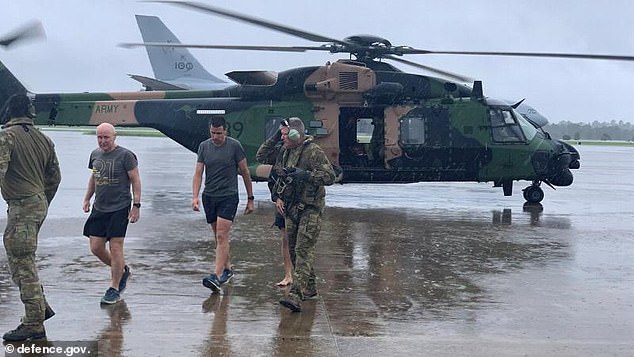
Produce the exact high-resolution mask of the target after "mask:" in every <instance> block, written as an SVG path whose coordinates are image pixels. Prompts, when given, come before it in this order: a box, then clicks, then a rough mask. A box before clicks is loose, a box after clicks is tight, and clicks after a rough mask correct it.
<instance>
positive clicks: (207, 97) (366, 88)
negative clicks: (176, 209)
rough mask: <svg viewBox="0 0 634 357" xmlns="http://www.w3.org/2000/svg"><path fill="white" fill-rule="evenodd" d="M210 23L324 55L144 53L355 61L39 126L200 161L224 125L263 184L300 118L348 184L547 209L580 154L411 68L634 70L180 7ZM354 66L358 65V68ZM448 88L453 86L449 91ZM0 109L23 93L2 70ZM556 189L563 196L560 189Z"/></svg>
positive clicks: (55, 116) (475, 95)
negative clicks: (498, 197)
mask: <svg viewBox="0 0 634 357" xmlns="http://www.w3.org/2000/svg"><path fill="white" fill-rule="evenodd" d="M161 2H166V3H174V4H177V5H179V6H185V7H188V8H193V9H195V10H199V11H204V12H207V13H210V14H215V15H219V16H224V17H228V18H231V19H234V20H238V21H242V22H246V23H250V24H254V25H258V26H263V27H265V28H268V29H273V30H277V31H281V32H283V33H286V34H291V35H294V36H296V37H300V38H303V39H305V40H309V41H314V42H321V43H324V44H323V45H320V46H293V47H278V46H227V45H197V46H192V45H186V44H174V43H147V42H146V43H142V44H128V45H133V46H134V45H141V46H167V47H205V48H215V49H244V50H260V51H289V52H303V51H312V50H315V51H329V52H332V53H348V54H349V55H350V58H348V59H341V60H338V61H336V62H332V63H331V62H328V63H326V64H325V65H322V66H309V67H300V68H293V69H289V70H286V71H283V72H280V73H274V72H270V71H234V72H229V73H227V74H226V75H227V77H229V78H230V79H231V80H233V81H234V82H235V83H236V84H235V85H231V86H228V87H227V88H223V89H218V90H174V91H141V92H120V93H68V94H35V95H34V104H35V109H36V112H37V115H36V119H35V120H36V123H37V124H40V125H78V126H79V125H84V126H85V125H98V124H100V123H102V122H109V123H112V124H114V125H119V126H143V127H151V128H155V129H157V130H159V131H161V132H162V133H164V134H165V135H166V136H168V137H169V138H171V139H173V140H174V141H176V142H178V143H179V144H181V145H182V146H184V147H186V148H187V149H189V150H191V151H193V152H195V151H196V150H197V148H198V144H199V143H200V142H201V141H203V140H205V139H207V138H208V135H209V133H208V129H207V120H208V118H209V116H210V115H216V114H222V115H224V116H225V118H226V119H227V122H228V124H229V128H228V129H229V135H231V136H233V137H235V138H237V139H239V140H240V141H241V143H242V144H243V146H244V148H245V151H246V153H247V158H248V162H249V163H250V165H251V166H250V172H251V176H252V178H253V179H254V180H256V181H266V180H267V179H268V176H269V173H270V166H268V165H258V164H257V163H256V161H255V153H256V151H257V149H258V147H259V146H260V144H261V143H262V142H263V141H264V140H265V139H266V138H267V137H269V136H270V135H272V134H273V133H274V132H275V131H276V130H277V128H278V127H279V124H280V122H281V120H282V119H283V118H287V117H290V116H296V117H300V118H301V119H302V120H303V121H304V122H305V124H306V128H307V133H308V134H310V135H313V136H314V137H315V140H316V142H317V143H318V144H319V145H320V146H321V147H322V148H323V149H324V151H325V152H326V154H327V155H328V157H329V159H330V160H331V162H332V164H333V165H335V166H336V167H338V168H339V169H340V172H341V174H340V175H339V178H338V179H339V182H341V183H412V182H421V181H465V182H468V181H472V182H493V186H494V187H502V188H503V193H504V195H506V196H509V195H511V194H512V188H513V182H514V181H520V180H522V181H529V182H530V185H529V186H528V187H527V188H525V189H524V190H523V194H524V198H525V199H526V200H527V201H528V202H530V203H538V202H540V201H542V199H543V198H544V193H543V190H542V189H541V183H542V182H543V183H546V184H547V185H549V186H551V187H553V186H569V185H571V184H572V182H573V175H572V173H571V169H578V168H579V167H580V164H579V160H580V157H579V153H578V152H577V150H575V148H574V147H572V146H571V145H569V144H567V143H565V142H562V141H559V140H554V139H552V138H551V137H550V135H549V134H547V133H546V132H544V131H543V129H542V128H541V126H542V125H543V124H544V123H541V124H538V123H534V122H531V121H530V120H528V119H526V118H525V117H524V116H522V115H521V114H519V113H518V111H517V110H516V107H517V105H518V104H519V103H515V104H513V103H508V102H506V101H501V100H496V99H492V98H487V97H485V96H484V93H483V89H482V83H481V82H479V81H475V82H474V83H473V86H472V87H470V86H467V85H464V84H461V83H460V82H461V81H463V80H464V77H461V76H458V75H455V74H452V73H449V72H446V71H441V70H438V69H435V68H431V67H428V66H424V65H421V64H418V63H416V62H412V61H409V60H404V59H402V58H401V56H403V55H409V54H470V55H501V56H535V57H565V58H587V59H608V60H629V61H631V60H634V57H629V56H608V55H585V54H557V53H514V52H459V51H428V50H421V49H416V48H412V47H407V46H393V45H392V44H391V42H390V41H388V40H387V39H384V38H381V37H377V36H370V35H358V36H351V37H347V38H345V39H343V40H337V39H332V38H328V37H324V36H321V35H317V34H313V33H309V32H306V31H303V30H298V29H293V28H291V27H287V26H284V25H279V24H275V23H272V22H269V21H265V20H262V19H259V18H255V17H250V16H246V15H243V14H238V13H234V12H230V11H227V10H224V9H220V8H217V7H213V6H209V5H205V4H200V3H194V2H171V1H161ZM353 57H354V58H353ZM384 60H392V61H395V62H400V63H403V64H406V65H410V66H414V67H416V68H422V69H426V70H428V71H431V72H433V73H437V74H438V77H435V76H426V75H419V74H411V73H406V72H402V71H401V70H399V69H397V68H396V67H394V66H392V65H391V64H389V63H387V62H385V61H384ZM447 77H449V78H451V79H447ZM0 83H1V84H0V101H4V100H5V99H6V98H7V97H8V96H9V95H11V94H13V93H16V92H20V91H25V88H24V87H23V86H22V84H21V83H20V82H19V81H18V80H17V79H16V78H15V77H14V76H13V74H12V73H11V72H10V71H9V70H8V69H7V68H6V67H5V66H4V65H2V64H1V63H0ZM553 188H554V187H553Z"/></svg>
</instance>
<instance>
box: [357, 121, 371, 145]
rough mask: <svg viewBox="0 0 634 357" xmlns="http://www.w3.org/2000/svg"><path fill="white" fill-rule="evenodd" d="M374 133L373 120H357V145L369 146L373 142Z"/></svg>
mask: <svg viewBox="0 0 634 357" xmlns="http://www.w3.org/2000/svg"><path fill="white" fill-rule="evenodd" d="M372 132H374V123H373V120H372V118H359V119H357V143H359V144H369V143H370V141H372Z"/></svg>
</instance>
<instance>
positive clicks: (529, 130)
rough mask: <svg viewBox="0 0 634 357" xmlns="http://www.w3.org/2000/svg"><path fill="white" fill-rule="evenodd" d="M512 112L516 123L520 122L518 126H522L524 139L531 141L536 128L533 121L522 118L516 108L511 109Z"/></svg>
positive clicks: (535, 133)
mask: <svg viewBox="0 0 634 357" xmlns="http://www.w3.org/2000/svg"><path fill="white" fill-rule="evenodd" d="M513 114H515V117H516V118H517V121H518V123H520V127H522V131H523V132H524V136H525V137H526V140H528V141H531V140H533V138H534V137H535V135H537V128H535V125H533V123H531V122H529V121H528V120H526V118H524V116H523V115H522V114H520V113H519V112H518V111H517V110H515V109H513Z"/></svg>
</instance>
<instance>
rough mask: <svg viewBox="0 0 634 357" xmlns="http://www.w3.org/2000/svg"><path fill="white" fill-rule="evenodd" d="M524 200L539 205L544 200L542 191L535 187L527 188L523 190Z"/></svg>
mask: <svg viewBox="0 0 634 357" xmlns="http://www.w3.org/2000/svg"><path fill="white" fill-rule="evenodd" d="M524 199H525V200H526V201H527V202H529V203H539V202H541V201H542V200H543V199H544V191H543V190H542V189H541V187H539V186H536V185H532V186H528V187H526V188H525V189H524Z"/></svg>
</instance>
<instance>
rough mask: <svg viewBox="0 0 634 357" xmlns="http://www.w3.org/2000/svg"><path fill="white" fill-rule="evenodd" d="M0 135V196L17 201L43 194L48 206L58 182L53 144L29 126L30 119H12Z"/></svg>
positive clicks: (58, 170) (58, 174) (57, 163)
mask: <svg viewBox="0 0 634 357" xmlns="http://www.w3.org/2000/svg"><path fill="white" fill-rule="evenodd" d="M3 129H4V130H2V132H0V188H1V190H2V197H3V198H4V199H5V200H6V201H8V200H18V199H23V198H27V197H31V196H33V195H36V194H39V193H42V192H43V193H45V194H46V199H47V200H48V202H49V203H50V202H51V200H53V197H54V196H55V193H56V192H57V187H58V186H59V183H60V181H61V173H60V169H59V162H58V161H57V155H56V154H55V145H54V144H53V141H52V140H51V139H50V138H49V137H48V136H46V135H44V134H42V133H41V132H40V130H39V129H37V128H36V127H34V126H33V120H31V119H29V118H26V117H23V118H12V119H11V120H10V121H9V122H8V123H7V124H5V125H4V126H3Z"/></svg>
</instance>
